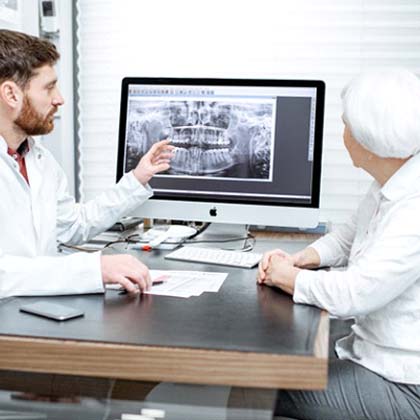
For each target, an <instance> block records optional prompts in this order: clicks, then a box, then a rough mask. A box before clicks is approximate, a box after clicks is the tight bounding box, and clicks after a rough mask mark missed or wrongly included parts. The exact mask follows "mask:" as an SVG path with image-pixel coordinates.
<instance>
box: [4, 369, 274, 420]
mask: <svg viewBox="0 0 420 420" xmlns="http://www.w3.org/2000/svg"><path fill="white" fill-rule="evenodd" d="M275 395H276V393H275V391H272V390H261V389H252V388H249V389H244V388H231V387H227V386H199V385H182V384H173V383H153V382H135V381H124V380H107V379H100V378H87V377H76V376H66V375H47V374H34V373H33V374H26V373H16V372H8V371H0V419H8V420H9V419H10V420H11V419H25V420H40V419H48V420H75V419H83V420H96V419H97V420H112V419H120V418H121V415H122V414H123V413H128V414H140V413H141V412H142V410H145V409H155V410H160V411H163V412H164V414H165V417H164V418H165V420H185V419H194V420H228V419H229V420H271V418H272V408H273V406H274V400H275ZM6 413H7V414H6Z"/></svg>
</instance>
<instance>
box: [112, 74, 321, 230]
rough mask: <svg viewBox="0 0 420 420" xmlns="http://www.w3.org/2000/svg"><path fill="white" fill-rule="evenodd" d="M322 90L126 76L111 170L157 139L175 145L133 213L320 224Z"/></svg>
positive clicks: (307, 83)
mask: <svg viewBox="0 0 420 420" xmlns="http://www.w3.org/2000/svg"><path fill="white" fill-rule="evenodd" d="M324 97H325V84H324V82H322V81H313V80H250V79H247V80H245V79H193V78H190V79H180V78H140V77H139V78H125V79H124V80H123V82H122V94H121V110H120V129H119V149H118V163H117V180H119V179H120V178H121V177H122V176H123V175H124V173H126V172H128V171H130V170H132V169H133V168H134V167H135V166H136V165H137V162H138V160H139V159H140V158H141V157H142V156H143V154H144V153H145V152H146V151H147V150H148V149H149V148H150V147H151V146H152V145H153V143H155V142H157V141H159V140H162V139H164V138H167V137H169V138H170V139H171V140H172V144H173V145H174V146H176V148H177V150H176V153H175V156H174V158H173V159H172V162H171V167H170V169H169V170H168V171H166V172H165V173H161V174H158V175H156V176H154V177H153V179H152V180H151V182H150V185H151V187H152V188H153V190H154V196H153V197H152V198H151V199H150V200H148V202H147V203H145V204H144V205H142V206H140V207H139V208H138V210H137V211H136V213H135V216H140V217H144V218H154V219H171V220H188V221H201V222H215V223H224V224H255V225H270V226H284V227H297V228H313V227H315V226H317V224H318V217H319V195H320V179H321V153H322V132H323V119H324Z"/></svg>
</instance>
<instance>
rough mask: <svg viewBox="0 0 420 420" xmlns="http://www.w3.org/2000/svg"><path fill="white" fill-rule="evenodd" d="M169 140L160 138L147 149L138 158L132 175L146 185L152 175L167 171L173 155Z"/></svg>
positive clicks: (172, 147)
mask: <svg viewBox="0 0 420 420" xmlns="http://www.w3.org/2000/svg"><path fill="white" fill-rule="evenodd" d="M170 142H171V140H168V139H166V140H162V141H159V142H157V143H155V144H154V145H153V146H152V147H151V148H150V149H149V151H148V152H147V153H146V154H145V155H144V156H143V157H142V158H141V159H140V161H139V163H138V164H137V166H136V168H135V169H134V176H135V177H136V178H137V179H138V180H139V182H140V183H141V184H143V185H146V184H147V183H148V182H149V181H150V178H152V176H153V175H155V174H157V173H159V172H163V171H167V170H168V169H169V168H170V164H169V163H170V161H171V158H172V157H173V155H174V150H175V146H171V145H170V144H169V143H170Z"/></svg>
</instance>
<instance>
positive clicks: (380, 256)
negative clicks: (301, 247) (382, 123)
mask: <svg viewBox="0 0 420 420" xmlns="http://www.w3.org/2000/svg"><path fill="white" fill-rule="evenodd" d="M311 246H312V247H313V248H315V249H316V251H317V252H318V253H319V256H320V258H321V265H322V266H334V267H338V266H343V265H347V268H346V270H345V271H329V272H328V271H324V270H318V271H310V270H302V271H301V272H300V273H299V274H298V276H297V278H296V285H295V291H294V295H293V299H294V301H295V302H296V303H306V304H312V305H316V306H318V307H320V308H324V309H326V310H327V311H329V312H330V314H332V315H335V316H338V317H342V318H347V317H354V318H355V324H354V325H353V327H352V329H353V331H352V333H351V334H350V335H349V336H348V337H345V338H342V339H341V340H338V341H337V343H336V347H335V349H336V352H337V355H338V357H339V358H340V359H349V360H352V361H353V362H355V363H358V364H360V365H362V366H364V367H366V368H368V369H370V370H372V371H374V372H376V373H378V374H379V375H381V376H383V377H385V378H386V379H388V380H390V381H394V382H402V383H407V384H420V155H416V156H413V157H412V158H411V159H409V160H408V161H407V162H406V163H405V164H404V165H403V166H402V167H401V168H400V169H399V170H398V171H397V172H396V173H395V174H394V175H393V176H392V177H391V178H390V179H389V180H388V181H387V183H386V184H385V185H384V186H383V187H382V188H381V187H380V185H379V184H378V183H377V182H376V181H375V182H374V183H373V185H372V187H371V188H370V190H369V192H368V193H367V195H366V197H365V198H364V199H363V201H362V202H361V204H360V206H359V208H358V210H357V212H356V213H355V214H354V216H353V217H352V219H351V221H350V222H349V223H348V224H346V225H343V226H341V227H340V228H339V229H338V230H337V231H335V232H332V233H330V234H328V235H326V236H325V237H323V238H321V239H319V240H317V241H316V242H314V243H313V244H312V245H311Z"/></svg>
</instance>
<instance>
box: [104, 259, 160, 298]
mask: <svg viewBox="0 0 420 420" xmlns="http://www.w3.org/2000/svg"><path fill="white" fill-rule="evenodd" d="M101 271H102V281H103V283H104V285H106V284H116V283H117V284H120V285H121V286H122V287H124V289H126V290H127V292H128V293H139V292H144V291H146V290H149V289H150V287H151V286H152V280H151V278H150V274H149V269H148V268H147V267H146V266H145V265H144V264H143V263H142V262H140V261H139V260H138V259H137V258H135V257H133V256H132V255H126V254H121V255H102V256H101Z"/></svg>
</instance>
